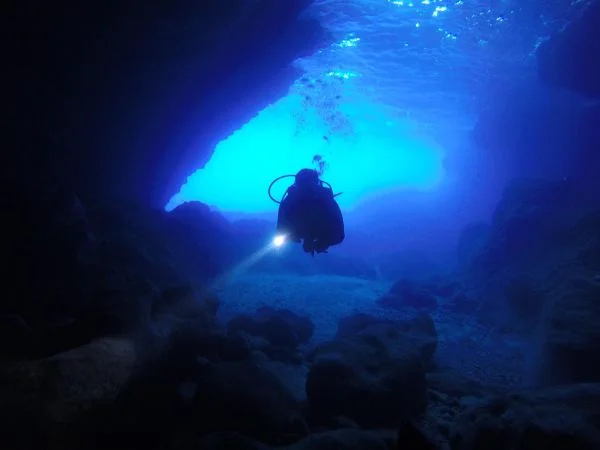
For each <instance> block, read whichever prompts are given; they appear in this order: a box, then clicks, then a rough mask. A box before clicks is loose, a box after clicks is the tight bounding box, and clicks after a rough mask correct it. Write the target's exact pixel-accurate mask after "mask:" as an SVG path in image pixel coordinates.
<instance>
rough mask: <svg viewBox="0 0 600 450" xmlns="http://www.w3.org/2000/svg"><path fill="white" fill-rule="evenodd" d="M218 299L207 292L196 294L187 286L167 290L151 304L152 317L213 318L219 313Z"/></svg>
mask: <svg viewBox="0 0 600 450" xmlns="http://www.w3.org/2000/svg"><path fill="white" fill-rule="evenodd" d="M219 305H220V302H219V299H218V298H217V296H216V295H215V294H214V293H212V292H208V291H201V292H200V293H198V294H196V292H195V291H194V289H193V288H192V287H191V286H189V285H183V286H173V287H170V288H167V289H166V290H165V291H164V292H163V294H162V296H161V297H160V298H158V299H157V300H156V301H155V302H154V303H153V304H152V311H151V314H152V316H153V317H156V316H160V315H164V314H172V315H175V316H178V317H185V318H188V319H193V318H211V317H212V318H214V317H215V316H216V315H217V312H218V311H219Z"/></svg>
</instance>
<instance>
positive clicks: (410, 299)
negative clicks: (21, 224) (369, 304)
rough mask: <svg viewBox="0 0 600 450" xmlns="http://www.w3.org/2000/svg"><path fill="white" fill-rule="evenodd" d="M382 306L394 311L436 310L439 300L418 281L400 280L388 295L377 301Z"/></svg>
mask: <svg viewBox="0 0 600 450" xmlns="http://www.w3.org/2000/svg"><path fill="white" fill-rule="evenodd" d="M377 303H379V304H380V305H381V306H385V307H388V308H394V309H399V310H402V309H405V308H416V309H418V310H423V309H435V308H437V299H436V297H435V295H433V294H432V293H431V292H429V291H428V290H426V287H425V286H424V285H423V284H421V283H419V282H416V281H412V280H400V281H398V282H396V283H394V285H393V286H392V287H391V289H390V291H389V293H388V294H386V295H384V296H383V297H381V298H380V299H379V300H377Z"/></svg>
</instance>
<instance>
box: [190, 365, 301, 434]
mask: <svg viewBox="0 0 600 450" xmlns="http://www.w3.org/2000/svg"><path fill="white" fill-rule="evenodd" d="M196 382H197V384H198V389H197V391H196V396H195V398H194V407H193V412H192V418H191V419H190V420H191V422H192V423H194V424H195V426H196V427H197V429H198V430H199V431H202V432H211V431H237V432H239V433H242V434H244V435H247V436H249V437H253V438H256V439H259V440H261V441H263V442H268V443H278V442H281V440H282V439H283V438H284V437H285V436H286V435H289V434H294V435H297V436H299V437H301V436H303V435H305V434H306V433H307V429H306V425H304V423H303V422H302V419H301V416H300V414H299V411H298V403H297V401H296V399H295V398H294V396H293V395H292V394H291V393H290V391H289V390H288V389H287V388H286V387H285V385H284V384H283V383H282V382H281V381H280V380H279V378H278V377H277V376H275V375H273V373H271V372H270V371H268V370H266V369H264V368H262V367H261V366H260V365H258V364H256V363H255V362H252V361H246V362H240V363H217V364H211V365H210V366H209V367H208V368H206V370H205V371H204V372H203V373H202V374H201V376H199V378H198V379H197V380H196Z"/></svg>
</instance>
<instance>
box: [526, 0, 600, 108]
mask: <svg viewBox="0 0 600 450" xmlns="http://www.w3.org/2000/svg"><path fill="white" fill-rule="evenodd" d="M537 62H538V74H539V77H540V79H541V80H542V81H544V82H546V83H549V84H551V85H555V86H561V87H565V88H568V89H571V90H573V91H576V92H580V93H582V94H584V95H587V96H590V97H595V98H600V0H591V1H590V2H589V5H588V6H587V8H584V9H583V11H582V12H581V14H580V16H579V17H577V18H576V19H575V20H573V21H571V23H569V24H568V25H567V26H566V27H565V28H564V29H563V30H561V31H560V32H559V33H557V34H555V35H554V36H552V37H551V38H550V39H549V40H547V41H546V42H544V43H543V44H542V45H540V47H539V48H538V51H537Z"/></svg>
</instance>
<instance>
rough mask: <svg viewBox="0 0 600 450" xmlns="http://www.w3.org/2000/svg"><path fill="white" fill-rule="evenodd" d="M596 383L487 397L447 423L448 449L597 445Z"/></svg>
mask: <svg viewBox="0 0 600 450" xmlns="http://www.w3.org/2000/svg"><path fill="white" fill-rule="evenodd" d="M599 418H600V385H597V384H589V385H585V384H581V385H570V386H561V387H556V388H551V389H544V390H539V391H526V392H522V393H518V394H512V395H505V396H498V397H489V398H487V399H485V400H482V401H480V402H478V403H476V404H475V405H473V406H470V407H468V408H467V409H465V410H464V411H463V412H462V413H461V414H460V415H459V417H458V418H457V419H456V421H455V422H454V424H453V425H452V429H451V444H452V449H453V450H476V449H482V448H485V449H489V450H526V449H532V448H540V449H541V448H545V449H552V450H593V449H597V448H600V431H599V429H600V422H599V420H600V419H599Z"/></svg>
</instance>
